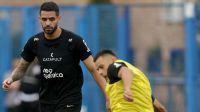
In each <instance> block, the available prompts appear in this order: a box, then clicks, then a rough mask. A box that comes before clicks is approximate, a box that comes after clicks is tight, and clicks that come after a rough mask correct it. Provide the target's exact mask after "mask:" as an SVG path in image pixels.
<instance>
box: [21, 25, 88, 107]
mask: <svg viewBox="0 0 200 112" xmlns="http://www.w3.org/2000/svg"><path fill="white" fill-rule="evenodd" d="M90 55H91V52H90V50H89V48H88V47H87V45H86V43H85V41H84V40H83V39H82V38H81V37H80V36H78V35H76V34H74V33H72V32H69V31H66V30H64V29H62V33H61V35H60V36H59V38H57V39H54V40H47V39H46V38H45V37H44V33H43V32H41V33H39V34H37V35H35V36H33V37H31V38H30V39H29V40H28V42H27V43H26V45H25V47H24V50H23V51H22V53H21V56H22V57H23V58H24V59H25V60H26V61H29V62H31V61H33V60H34V58H35V57H37V58H38V60H39V63H40V66H41V75H42V78H41V88H40V101H41V103H50V104H57V103H71V104H73V103H74V104H76V103H80V102H81V99H82V95H81V87H82V85H83V73H82V70H81V67H80V65H79V62H80V60H82V61H83V60H85V59H86V58H88V57H89V56H90Z"/></svg>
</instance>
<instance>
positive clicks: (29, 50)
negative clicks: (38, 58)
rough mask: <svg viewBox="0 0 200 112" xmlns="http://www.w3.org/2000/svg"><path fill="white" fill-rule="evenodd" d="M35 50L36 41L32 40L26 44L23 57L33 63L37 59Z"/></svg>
mask: <svg viewBox="0 0 200 112" xmlns="http://www.w3.org/2000/svg"><path fill="white" fill-rule="evenodd" d="M33 49H34V41H33V39H32V38H31V39H29V40H28V41H27V43H26V44H25V46H24V49H23V50H22V52H21V57H22V58H23V59H24V60H26V61H28V62H32V61H33V60H34V59H35V53H34V51H33Z"/></svg>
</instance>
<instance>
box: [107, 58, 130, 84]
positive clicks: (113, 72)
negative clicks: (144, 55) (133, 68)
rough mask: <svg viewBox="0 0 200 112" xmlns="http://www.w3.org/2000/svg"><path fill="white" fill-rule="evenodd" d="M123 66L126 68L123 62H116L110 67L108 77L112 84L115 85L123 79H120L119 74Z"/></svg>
mask: <svg viewBox="0 0 200 112" xmlns="http://www.w3.org/2000/svg"><path fill="white" fill-rule="evenodd" d="M123 66H126V65H125V64H124V63H122V62H115V63H113V64H111V65H109V67H108V71H107V75H108V78H109V83H110V84H113V83H115V82H117V81H119V80H121V78H119V77H118V72H119V70H120V68H121V67H123Z"/></svg>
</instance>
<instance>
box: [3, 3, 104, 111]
mask: <svg viewBox="0 0 200 112" xmlns="http://www.w3.org/2000/svg"><path fill="white" fill-rule="evenodd" d="M60 18H61V16H60V15H59V8H58V6H57V4H56V3H54V2H44V3H43V4H42V5H41V7H40V11H39V19H40V22H41V25H42V28H43V30H44V31H43V32H41V33H38V34H36V35H34V36H32V37H31V38H30V39H29V40H28V41H27V43H26V45H25V47H24V49H23V51H22V53H21V57H22V58H21V60H20V62H19V64H18V66H17V67H16V68H15V69H14V70H13V72H12V73H11V75H10V77H8V78H7V79H6V80H4V81H3V85H2V86H3V88H4V89H5V90H9V88H10V85H11V84H12V83H13V82H14V81H17V80H19V79H21V78H22V77H23V75H24V73H25V71H26V69H27V67H28V66H29V64H30V63H31V62H32V61H33V60H34V59H35V58H37V59H38V61H39V64H40V66H41V79H40V81H41V82H40V83H41V87H40V91H39V101H40V110H41V112H80V110H81V104H82V93H81V87H82V85H83V73H82V70H81V67H80V65H79V63H80V60H81V61H83V63H84V64H85V66H86V67H87V69H88V70H89V71H90V73H91V74H92V76H93V77H94V79H95V80H96V82H97V83H98V84H99V86H100V88H101V90H102V91H103V93H104V94H105V91H104V89H105V84H106V82H105V80H104V79H103V77H101V76H100V75H99V74H98V71H97V69H96V66H95V64H94V61H93V57H92V55H91V51H90V49H89V48H88V47H87V45H86V42H85V41H84V40H83V39H82V38H81V37H80V36H78V35H76V34H74V33H72V32H70V31H67V30H65V29H62V28H61V27H59V26H58V22H59V20H60ZM105 95H106V94H105ZM106 98H107V97H106ZM106 100H107V99H106Z"/></svg>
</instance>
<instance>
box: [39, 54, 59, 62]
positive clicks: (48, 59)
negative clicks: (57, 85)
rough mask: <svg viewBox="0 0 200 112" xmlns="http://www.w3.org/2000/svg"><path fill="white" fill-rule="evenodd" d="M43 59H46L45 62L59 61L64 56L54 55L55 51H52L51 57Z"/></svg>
mask: <svg viewBox="0 0 200 112" xmlns="http://www.w3.org/2000/svg"><path fill="white" fill-rule="evenodd" d="M42 61H44V62H47V61H54V62H59V61H62V58H61V57H54V53H53V52H51V53H50V57H49V58H43V59H42Z"/></svg>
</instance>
